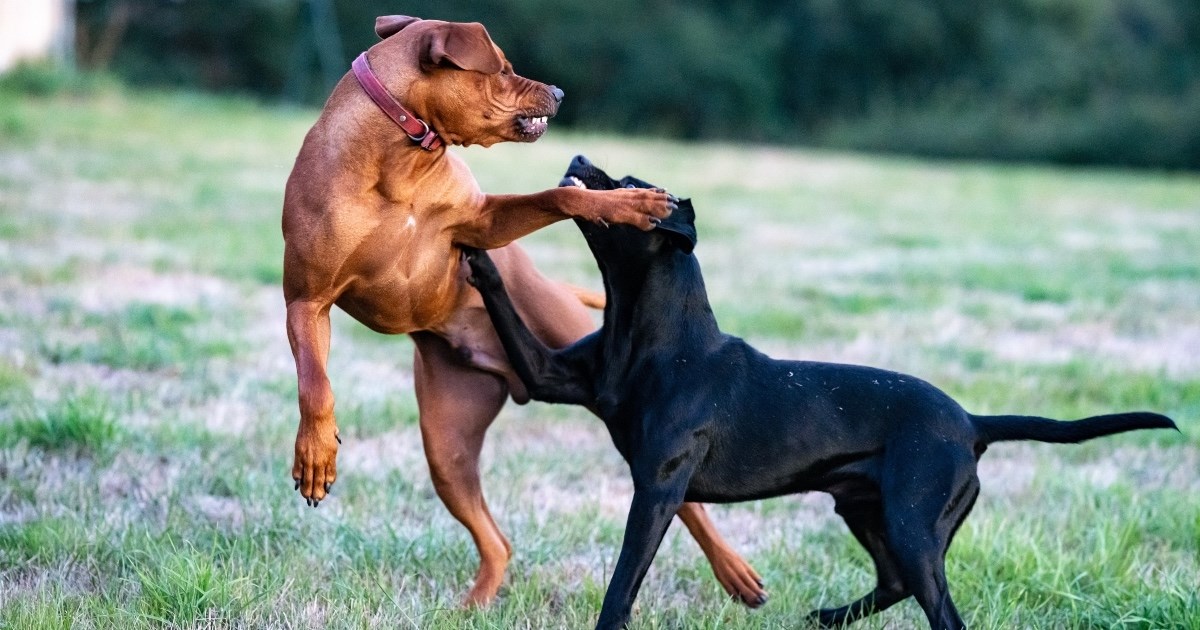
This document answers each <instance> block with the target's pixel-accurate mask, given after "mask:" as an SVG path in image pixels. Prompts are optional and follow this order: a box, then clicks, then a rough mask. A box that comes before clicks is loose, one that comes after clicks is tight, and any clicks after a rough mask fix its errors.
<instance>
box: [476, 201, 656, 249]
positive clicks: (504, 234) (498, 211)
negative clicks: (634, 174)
mask: <svg viewBox="0 0 1200 630" xmlns="http://www.w3.org/2000/svg"><path fill="white" fill-rule="evenodd" d="M477 203H478V207H479V209H478V211H477V212H475V213H474V214H473V215H472V218H471V220H470V221H469V222H467V223H465V224H462V225H459V226H456V228H455V237H454V242H455V244H457V245H467V246H470V247H478V248H479V249H496V248H497V247H503V246H505V245H508V244H509V243H511V242H513V241H515V240H517V239H518V238H521V237H522V236H526V235H528V234H532V233H533V232H535V231H537V230H538V229H540V228H543V227H545V226H547V225H550V224H551V223H554V222H556V221H561V220H563V219H565V218H568V217H569V218H575V219H585V220H587V221H591V222H592V223H600V224H609V223H624V224H628V225H632V226H634V227H638V228H641V229H643V230H649V229H652V228H653V227H654V226H655V225H657V224H658V222H659V221H661V220H662V219H665V218H667V217H668V216H670V215H671V212H672V211H674V210H675V209H676V207H677V203H678V200H677V199H676V198H675V197H673V196H671V195H669V194H667V193H666V191H663V190H660V189H657V188H618V189H616V190H585V189H582V188H575V187H574V186H563V187H561V188H551V189H549V190H543V191H541V192H536V193H533V194H529V195H481V196H480V199H479V201H478V202H477Z"/></svg>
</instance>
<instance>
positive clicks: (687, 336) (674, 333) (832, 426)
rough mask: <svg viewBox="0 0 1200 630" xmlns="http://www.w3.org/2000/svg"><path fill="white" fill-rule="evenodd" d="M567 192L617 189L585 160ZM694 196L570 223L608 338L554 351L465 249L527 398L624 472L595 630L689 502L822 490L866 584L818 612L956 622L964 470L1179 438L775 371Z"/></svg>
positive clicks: (620, 611) (970, 497)
mask: <svg viewBox="0 0 1200 630" xmlns="http://www.w3.org/2000/svg"><path fill="white" fill-rule="evenodd" d="M563 184H564V185H577V186H585V187H587V188H597V189H611V188H616V187H619V186H638V187H649V186H650V185H649V184H647V183H645V182H643V181H641V180H637V179H634V178H630V177H627V178H624V179H622V180H621V181H619V182H618V181H614V180H613V179H612V178H610V177H609V176H608V175H606V174H605V173H604V172H603V171H601V170H600V169H598V168H596V167H594V166H592V165H591V164H590V163H589V162H588V161H587V160H586V159H585V158H583V156H579V157H577V158H575V160H574V161H572V163H571V167H570V169H569V170H568V171H567V178H566V179H564V180H563ZM694 221H695V214H694V211H693V209H692V205H691V203H690V202H689V201H688V200H683V201H681V202H680V203H679V209H678V210H676V211H674V213H672V214H671V216H670V217H668V218H667V219H665V220H664V221H663V222H662V223H661V224H659V225H658V226H657V227H656V228H655V229H653V230H651V231H649V232H641V231H639V230H637V229H636V228H628V227H626V226H618V225H614V226H611V227H602V226H598V225H595V224H592V223H588V222H583V221H576V223H578V224H579V229H580V230H581V231H582V232H583V235H584V237H585V238H586V239H587V243H588V246H589V247H590V248H591V250H592V253H593V255H594V256H595V258H596V262H597V263H599V266H600V271H601V274H602V275H603V277H604V288H605V292H606V294H607V297H608V303H607V306H605V308H604V325H603V327H602V328H601V329H600V330H599V331H597V332H595V333H593V334H591V335H589V336H587V337H585V338H583V339H582V340H580V341H579V342H577V343H575V344H574V345H572V346H569V347H567V348H564V349H562V350H558V351H553V350H550V349H548V348H547V347H546V346H544V345H543V344H542V343H540V342H539V341H538V340H537V338H536V337H534V336H533V334H531V333H530V331H529V330H528V329H527V328H526V327H525V325H524V323H523V322H522V321H521V319H520V317H519V316H518V315H517V312H516V311H515V310H514V308H513V306H512V303H511V302H510V301H509V299H508V295H507V294H506V293H505V291H504V286H503V283H502V282H501V280H500V275H499V274H498V273H497V271H496V268H495V266H494V265H493V264H492V262H491V259H490V258H488V256H487V254H486V253H485V252H481V251H469V252H468V254H467V256H468V259H469V261H470V265H471V270H472V272H473V280H472V283H473V284H475V286H476V287H478V289H479V291H480V293H482V295H483V299H484V302H485V303H486V305H487V309H488V312H489V313H490V314H491V317H492V321H493V322H494V323H495V326H496V330H497V331H498V332H499V333H500V338H501V339H502V340H503V342H504V349H505V350H506V351H507V352H508V357H509V360H511V361H512V365H513V367H514V368H515V369H516V371H517V374H519V375H520V377H521V379H522V380H523V381H524V382H525V385H526V386H527V387H528V388H529V393H530V395H531V396H532V397H533V398H534V399H537V400H542V401H547V402H557V403H570V404H576V405H584V406H587V407H589V408H591V409H592V410H593V411H595V412H596V413H597V415H599V416H600V417H601V418H602V419H603V420H604V422H605V424H606V425H608V430H609V433H610V434H611V435H612V439H613V443H614V444H615V445H616V447H617V450H619V451H620V452H621V455H622V456H624V458H625V460H626V461H627V462H629V468H630V472H631V473H632V474H633V484H634V493H633V505H632V506H631V507H630V510H629V521H628V524H627V525H626V529H625V540H624V543H623V544H622V547H621V555H620V557H619V559H618V560H617V566H616V569H615V570H614V572H613V577H612V582H611V583H610V584H609V587H608V592H607V593H606V594H605V596H604V606H603V609H602V610H601V612H600V620H599V622H598V623H597V624H596V627H597V628H618V627H622V626H624V625H625V624H626V623H627V622H628V620H629V614H630V608H631V606H632V605H633V600H634V598H635V597H636V596H637V592H638V588H639V586H640V585H641V582H642V578H643V577H644V576H645V574H646V570H647V569H648V568H649V566H650V562H651V560H652V559H653V558H654V554H655V552H656V551H657V550H658V546H659V544H660V543H661V541H662V537H663V535H664V534H665V533H666V531H667V526H668V525H669V524H670V522H671V517H672V516H673V515H674V514H675V511H676V509H677V508H678V507H679V504H680V503H681V502H683V501H684V500H687V501H703V502H706V503H720V502H732V501H747V500H753V499H761V498H766V497H774V496H779V495H783V494H791V493H796V492H805V491H811V490H819V491H824V492H828V493H829V494H831V495H833V497H834V499H835V500H836V511H837V513H838V514H840V515H841V516H842V518H843V519H845V521H846V524H847V525H848V526H849V528H850V531H851V532H852V533H853V534H854V536H855V538H857V539H858V541H859V542H860V543H862V545H863V546H864V547H866V549H867V551H868V552H869V553H870V554H871V558H872V559H873V560H874V562H875V570H876V573H877V574H878V584H877V586H876V587H875V590H874V591H872V592H871V593H868V594H867V595H866V596H865V597H863V598H861V599H859V600H858V601H856V602H854V603H852V604H850V605H848V606H843V607H841V608H837V609H827V610H818V611H814V612H813V613H812V615H813V617H815V619H816V620H817V621H818V622H819V623H821V624H822V625H825V626H832V625H840V624H843V623H846V622H848V621H853V620H856V619H859V618H862V617H865V616H867V615H870V614H872V613H875V612H878V611H881V610H883V609H885V608H887V607H889V606H891V605H892V604H895V603H896V602H899V601H901V600H903V599H904V598H906V597H908V596H910V595H911V596H913V597H915V598H916V599H917V602H918V603H919V604H920V605H921V608H923V609H924V610H925V614H926V615H927V616H928V617H929V623H930V625H931V626H932V627H934V628H962V627H964V625H963V621H962V619H961V618H960V617H959V614H958V611H957V610H956V609H955V607H954V603H953V602H952V601H951V600H950V592H949V590H948V588H947V585H946V575H945V566H944V558H945V554H946V548H947V547H948V546H949V544H950V541H951V539H952V538H953V537H954V533H955V531H956V530H957V529H958V526H959V525H960V524H962V521H963V519H964V518H965V517H966V516H967V513H968V512H970V511H971V507H972V505H973V504H974V503H975V498H976V496H978V494H979V479H978V477H977V476H976V462H977V461H978V459H979V456H980V455H982V454H983V452H984V451H985V450H986V449H987V446H988V444H991V443H992V442H998V441H1003V440H1038V441H1042V442H1080V441H1083V440H1087V439H1090V438H1094V437H1099V436H1103V435H1110V434H1113V433H1120V432H1122V431H1129V430H1133V429H1145V428H1173V427H1175V424H1174V423H1173V422H1172V421H1171V420H1170V419H1169V418H1166V417H1164V416H1161V415H1158V414H1153V413H1123V414H1116V415H1108V416H1096V417H1093V418H1087V419H1085V420H1079V421H1076V422H1060V421H1057V420H1050V419H1046V418H1039V417H1033V416H975V415H971V414H969V413H967V412H966V411H964V410H963V409H962V407H960V406H959V405H958V404H957V403H956V402H954V400H952V399H951V398H950V397H949V396H947V395H946V394H945V393H943V392H942V391H940V390H938V389H937V388H935V387H934V386H933V385H930V384H929V383H926V382H925V381H922V380H920V379H918V378H914V377H912V376H908V375H905V374H899V373H896V372H888V371H885V370H879V369H874V368H869V367H861V366H856V365H838V364H832V363H816V362H810V361H779V360H775V359H771V358H770V357H767V356H766V355H763V354H762V353H760V352H758V351H756V350H755V349H754V348H751V347H750V346H749V345H747V344H746V343H745V342H744V341H742V340H741V339H739V338H737V337H731V336H728V335H724V334H722V333H721V331H720V330H719V329H718V328H717V322H716V320H715V318H714V317H713V314H712V309H711V308H710V306H709V302H708V297H707V295H706V294H705V290H704V281H703V279H702V278H701V275H700V265H699V264H698V263H697V262H696V258H695V257H694V256H692V255H691V252H692V248H693V247H694V246H695V243H696V229H695V224H694Z"/></svg>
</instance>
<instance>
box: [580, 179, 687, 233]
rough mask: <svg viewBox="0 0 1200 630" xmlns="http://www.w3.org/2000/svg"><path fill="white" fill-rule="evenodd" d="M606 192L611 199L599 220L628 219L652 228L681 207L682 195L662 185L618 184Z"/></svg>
mask: <svg viewBox="0 0 1200 630" xmlns="http://www.w3.org/2000/svg"><path fill="white" fill-rule="evenodd" d="M603 194H605V195H608V197H607V199H606V201H608V200H610V201H609V203H608V204H606V205H605V206H604V207H603V209H602V210H601V212H600V213H599V217H598V218H597V219H596V221H597V222H598V223H624V224H627V225H632V226H634V227H637V228H640V229H642V230H652V229H654V226H656V225H658V224H659V222H661V221H662V220H663V219H665V218H667V217H669V216H671V213H672V212H674V211H675V210H678V209H679V199H678V198H677V197H675V196H674V195H671V194H668V193H667V191H665V190H663V189H661V188H617V189H615V190H610V191H604V192H603Z"/></svg>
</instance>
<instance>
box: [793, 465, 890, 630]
mask: <svg viewBox="0 0 1200 630" xmlns="http://www.w3.org/2000/svg"><path fill="white" fill-rule="evenodd" d="M860 490H864V489H862V488H855V489H854V491H853V494H851V493H835V494H834V495H833V496H834V499H835V500H836V502H837V503H836V505H835V508H834V510H835V511H836V512H837V513H838V514H840V515H841V517H842V519H843V520H845V521H846V526H847V527H849V528H850V533H852V534H854V538H855V539H857V540H858V542H859V544H861V545H862V546H863V547H864V548H865V549H866V550H867V553H869V554H871V560H872V561H874V563H875V575H876V576H877V582H876V586H875V590H873V591H871V592H870V593H867V594H866V595H865V596H863V597H862V598H860V599H858V600H857V601H854V602H852V603H850V604H847V605H845V606H842V607H841V608H825V609H821V610H814V611H813V612H811V613H810V614H809V617H811V618H812V619H814V620H815V621H816V622H817V623H818V624H820V625H821V626H822V627H825V628H829V627H834V626H841V625H844V624H847V623H850V622H853V621H857V620H859V619H862V618H863V617H867V616H869V615H873V614H875V613H877V612H880V611H883V610H886V609H887V608H889V607H890V606H892V605H893V604H895V603H896V602H899V601H901V600H903V599H904V598H906V597H908V591H907V590H905V588H904V580H903V579H902V578H901V574H900V568H899V567H898V566H897V565H896V559H895V557H893V555H892V552H891V550H890V549H888V541H887V533H886V529H885V527H884V522H883V503H882V502H881V501H880V498H879V493H878V491H877V490H876V489H875V488H870V489H869V490H866V492H869V493H870V494H869V496H865V497H864V496H863V492H860Z"/></svg>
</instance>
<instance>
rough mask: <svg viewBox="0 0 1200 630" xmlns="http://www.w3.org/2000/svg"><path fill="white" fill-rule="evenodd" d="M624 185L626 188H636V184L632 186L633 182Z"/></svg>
mask: <svg viewBox="0 0 1200 630" xmlns="http://www.w3.org/2000/svg"><path fill="white" fill-rule="evenodd" d="M625 187H626V188H637V186H634V185H633V184H625Z"/></svg>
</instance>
